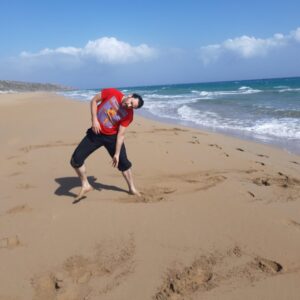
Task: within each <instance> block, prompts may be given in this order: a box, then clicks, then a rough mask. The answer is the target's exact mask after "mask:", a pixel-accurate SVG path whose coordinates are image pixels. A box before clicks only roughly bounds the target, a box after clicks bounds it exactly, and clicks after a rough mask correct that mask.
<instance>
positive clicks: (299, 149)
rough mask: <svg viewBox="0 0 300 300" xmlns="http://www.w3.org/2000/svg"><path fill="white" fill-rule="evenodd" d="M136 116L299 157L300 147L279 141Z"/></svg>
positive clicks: (148, 114)
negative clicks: (218, 135) (234, 139)
mask: <svg viewBox="0 0 300 300" xmlns="http://www.w3.org/2000/svg"><path fill="white" fill-rule="evenodd" d="M137 114H138V115H139V116H142V117H143V118H146V119H149V120H153V121H157V122H160V123H163V124H169V125H177V126H182V127H186V128H190V129H196V130H200V131H203V132H208V133H211V134H221V135H224V136H228V137H233V138H237V139H241V140H243V141H250V142H253V143H257V144H259V145H268V146H270V147H274V148H276V149H280V150H283V151H286V152H288V153H291V154H296V155H300V147H298V146H297V145H290V146H288V147H286V144H284V141H281V142H279V141H276V142H275V141H271V142H270V141H266V140H265V141H264V140H262V139H261V138H255V137H253V136H251V134H250V133H247V134H244V135H243V134H238V133H236V132H234V131H233V130H225V129H224V130H220V129H216V130H213V129H211V128H205V127H202V126H200V125H198V126H197V125H194V126H193V124H192V123H190V124H187V122H184V121H177V122H176V121H175V120H173V119H167V118H159V117H156V116H151V115H152V114H150V113H148V112H146V113H143V114H141V113H137ZM185 123H186V124H185ZM292 143H293V142H292ZM289 144H290V143H289ZM299 146H300V141H299Z"/></svg>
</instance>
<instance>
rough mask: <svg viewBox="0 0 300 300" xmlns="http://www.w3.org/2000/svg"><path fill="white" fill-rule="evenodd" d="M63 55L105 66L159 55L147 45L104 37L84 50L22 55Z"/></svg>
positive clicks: (31, 56) (62, 49)
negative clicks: (93, 61)
mask: <svg viewBox="0 0 300 300" xmlns="http://www.w3.org/2000/svg"><path fill="white" fill-rule="evenodd" d="M61 55H65V56H69V57H75V58H77V59H80V60H85V59H95V60H96V61H97V62H98V63H104V64H126V63H132V62H137V61H141V60H147V59H150V58H153V57H155V56H156V55H157V51H156V50H155V49H154V48H151V47H149V46H148V45H146V44H141V45H139V46H132V45H130V44H128V43H126V42H123V41H119V40H117V39H116V38H114V37H103V38H100V39H97V40H94V41H89V42H88V43H87V44H86V45H85V46H84V47H83V48H75V47H59V48H56V49H49V48H45V49H43V50H41V51H39V52H37V53H30V52H25V51H24V52H22V53H21V54H20V56H21V57H22V58H40V59H42V58H45V57H49V56H52V57H53V56H54V57H55V56H61Z"/></svg>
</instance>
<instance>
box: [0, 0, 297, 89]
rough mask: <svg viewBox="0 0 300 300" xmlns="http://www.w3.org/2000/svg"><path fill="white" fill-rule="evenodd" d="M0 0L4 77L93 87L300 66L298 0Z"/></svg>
mask: <svg viewBox="0 0 300 300" xmlns="http://www.w3.org/2000/svg"><path fill="white" fill-rule="evenodd" d="M0 7H1V11H0V38H1V47H0V80H5V79H7V80H22V81H36V82H53V83H61V84H65V85H70V86H74V87H79V88H92V87H105V86H135V85H151V84H165V83H188V82H203V81H219V80H236V79H250V78H266V77H288V76H300V71H299V70H300V21H299V11H300V1H294V0H291V1H286V2H285V3H284V2H283V1H274V0H273V1H269V0H268V1H263V0H261V1H256V0H253V1H242V0H240V1H233V0H231V1H230V0H228V1H221V0H220V1H216V0H211V1H205V2H204V1H200V0H198V1H196V0H193V1H192V0H185V1H180V0H177V1H174V0H173V1H169V0H164V1H158V0H152V1H136V0H134V1H130V0H127V1H121V0H115V1H92V0H91V1H85V2H84V1H68V0H65V1H62V0H61V1H56V0H52V1H14V0H10V1H5V0H4V1H1V6H0Z"/></svg>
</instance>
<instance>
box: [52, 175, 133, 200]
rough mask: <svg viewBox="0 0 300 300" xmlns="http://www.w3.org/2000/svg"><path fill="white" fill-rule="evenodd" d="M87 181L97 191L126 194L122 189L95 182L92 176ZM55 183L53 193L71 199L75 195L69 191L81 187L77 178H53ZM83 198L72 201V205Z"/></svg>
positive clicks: (95, 179)
mask: <svg viewBox="0 0 300 300" xmlns="http://www.w3.org/2000/svg"><path fill="white" fill-rule="evenodd" d="M88 180H89V183H90V184H91V186H92V187H93V188H94V189H95V190H97V191H101V190H109V191H116V192H124V193H127V194H128V191H126V190H124V189H122V188H119V187H117V186H114V185H107V184H103V183H100V182H97V178H96V177H94V176H89V177H88ZM55 181H56V182H57V183H58V184H59V186H58V188H57V189H56V190H55V192H54V193H55V195H57V196H69V197H72V198H76V196H77V195H76V194H75V193H73V192H71V190H72V189H73V188H75V187H80V186H81V182H80V179H79V178H78V177H60V178H55ZM84 198H86V196H83V197H81V198H79V199H75V200H74V201H73V204H76V203H78V202H79V201H81V200H82V199H84Z"/></svg>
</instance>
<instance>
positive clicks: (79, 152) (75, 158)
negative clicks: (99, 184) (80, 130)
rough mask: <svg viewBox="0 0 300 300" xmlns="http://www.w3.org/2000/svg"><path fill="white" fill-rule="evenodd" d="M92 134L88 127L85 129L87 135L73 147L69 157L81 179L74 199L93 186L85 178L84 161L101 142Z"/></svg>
mask: <svg viewBox="0 0 300 300" xmlns="http://www.w3.org/2000/svg"><path fill="white" fill-rule="evenodd" d="M94 135H95V134H94V133H93V132H91V130H90V129H89V130H88V131H87V135H86V136H85V137H84V138H83V140H82V141H81V142H80V144H79V145H78V147H77V148H76V149H75V151H74V153H73V155H72V158H71V162H70V163H71V165H72V167H73V168H74V170H75V172H76V173H77V175H78V177H79V178H80V181H81V190H80V192H79V194H78V196H77V197H76V199H79V198H81V197H82V196H84V195H85V194H86V193H88V192H89V191H91V190H93V187H92V186H91V185H90V183H89V181H88V178H87V173H86V167H85V164H84V161H85V159H86V158H87V157H88V156H89V155H90V154H92V153H93V152H94V151H95V150H97V149H98V148H99V147H101V146H102V143H101V142H100V141H99V139H96V138H95V136H94Z"/></svg>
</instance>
